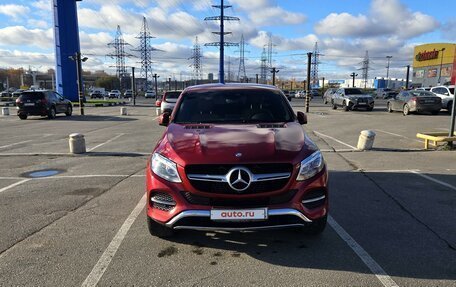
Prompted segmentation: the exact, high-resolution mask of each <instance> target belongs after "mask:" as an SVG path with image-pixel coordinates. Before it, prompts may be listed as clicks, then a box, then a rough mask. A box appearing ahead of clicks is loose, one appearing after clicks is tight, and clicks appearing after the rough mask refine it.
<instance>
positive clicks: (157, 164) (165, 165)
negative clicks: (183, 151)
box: [150, 153, 182, 182]
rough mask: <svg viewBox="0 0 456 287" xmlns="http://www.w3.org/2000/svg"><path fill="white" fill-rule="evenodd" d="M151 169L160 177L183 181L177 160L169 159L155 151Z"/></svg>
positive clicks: (171, 180)
mask: <svg viewBox="0 0 456 287" xmlns="http://www.w3.org/2000/svg"><path fill="white" fill-rule="evenodd" d="M150 169H151V170H152V171H153V172H154V173H155V174H156V175H158V176H159V177H161V178H163V179H166V180H167V181H170V182H182V180H181V178H180V176H179V173H178V172H177V165H176V163H175V162H173V161H171V160H169V159H167V158H166V157H164V156H162V155H160V154H158V153H154V154H153V155H152V159H151V161H150Z"/></svg>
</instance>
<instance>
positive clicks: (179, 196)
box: [146, 84, 328, 237]
mask: <svg viewBox="0 0 456 287" xmlns="http://www.w3.org/2000/svg"><path fill="white" fill-rule="evenodd" d="M306 123H307V118H306V116H305V114H304V113H302V112H298V113H297V115H295V114H294V112H293V110H292V108H291V106H290V104H289V102H288V100H287V98H286V97H285V96H284V94H283V93H282V92H281V91H280V90H279V89H277V88H276V87H273V86H266V85H254V84H211V85H200V86H193V87H189V88H187V89H185V90H184V91H183V92H182V94H181V95H180V97H179V99H178V101H177V104H176V106H175V108H174V110H173V112H172V114H171V115H170V114H169V113H164V114H162V115H161V117H160V124H161V125H164V126H167V129H166V130H165V132H164V133H163V136H162V137H161V139H160V140H159V142H158V143H157V146H156V147H155V149H154V151H153V153H152V156H151V158H150V160H149V162H148V164H147V169H146V173H147V175H146V192H147V220H148V226H149V231H150V233H151V234H152V235H156V236H159V237H166V236H170V235H172V234H173V233H174V231H175V230H179V229H192V230H228V231H237V230H239V231H241V230H261V229H268V228H286V227H295V228H296V227H299V228H301V229H303V230H304V231H305V232H307V233H312V234H317V233H320V232H322V231H323V229H324V228H325V226H326V218H327V214H328V187H327V182H328V173H327V170H326V165H325V162H324V160H323V156H322V154H321V152H320V151H319V150H318V147H317V146H316V145H315V144H314V143H313V142H312V141H311V139H310V138H309V137H308V136H307V135H306V133H305V132H304V130H303V128H302V126H301V125H303V124H306Z"/></svg>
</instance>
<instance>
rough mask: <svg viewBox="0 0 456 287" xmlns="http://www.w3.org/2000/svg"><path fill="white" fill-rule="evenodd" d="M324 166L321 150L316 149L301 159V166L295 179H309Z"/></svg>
mask: <svg viewBox="0 0 456 287" xmlns="http://www.w3.org/2000/svg"><path fill="white" fill-rule="evenodd" d="M324 166H325V161H324V160H323V156H322V155H321V152H320V151H319V150H317V151H316V152H314V153H313V154H311V155H310V156H309V157H307V158H305V159H304V160H303V161H301V168H300V169H299V173H298V177H297V178H296V180H298V181H302V180H306V179H309V178H311V177H313V176H314V175H316V174H317V173H319V172H320V171H321V170H322V169H323V167H324Z"/></svg>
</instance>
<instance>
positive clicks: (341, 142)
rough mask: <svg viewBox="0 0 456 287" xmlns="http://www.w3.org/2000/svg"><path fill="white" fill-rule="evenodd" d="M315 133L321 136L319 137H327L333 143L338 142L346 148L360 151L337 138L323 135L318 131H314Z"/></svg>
mask: <svg viewBox="0 0 456 287" xmlns="http://www.w3.org/2000/svg"><path fill="white" fill-rule="evenodd" d="M314 133H315V134H317V135H319V136H322V137H326V138H329V139H332V140H333V141H335V142H338V143H340V144H343V145H344V146H348V147H349V148H351V149H352V150H358V149H357V148H355V147H354V146H351V145H349V144H347V143H344V142H343V141H340V140H338V139H336V138H333V137H332V136H328V135H325V134H322V133H320V132H317V131H314Z"/></svg>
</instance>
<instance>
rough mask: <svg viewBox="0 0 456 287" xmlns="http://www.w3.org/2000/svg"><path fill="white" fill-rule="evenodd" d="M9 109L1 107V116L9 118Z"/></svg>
mask: <svg viewBox="0 0 456 287" xmlns="http://www.w3.org/2000/svg"><path fill="white" fill-rule="evenodd" d="M9 115H10V113H9V108H8V107H3V108H2V116H9Z"/></svg>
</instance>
